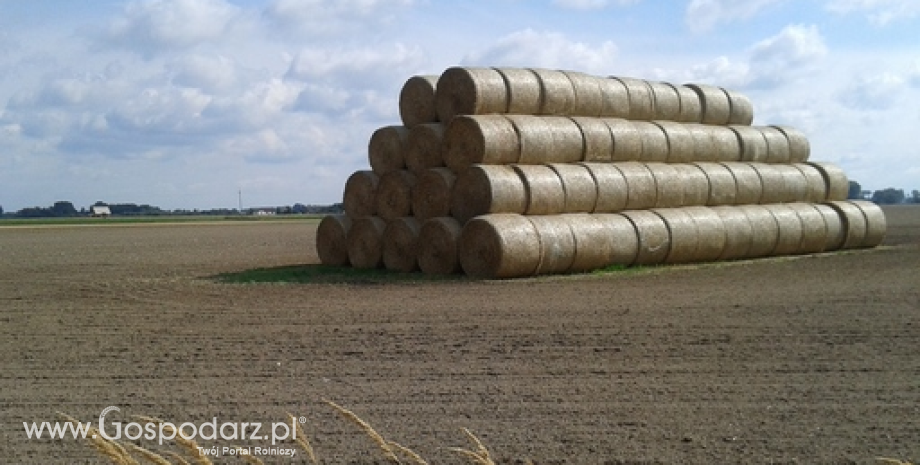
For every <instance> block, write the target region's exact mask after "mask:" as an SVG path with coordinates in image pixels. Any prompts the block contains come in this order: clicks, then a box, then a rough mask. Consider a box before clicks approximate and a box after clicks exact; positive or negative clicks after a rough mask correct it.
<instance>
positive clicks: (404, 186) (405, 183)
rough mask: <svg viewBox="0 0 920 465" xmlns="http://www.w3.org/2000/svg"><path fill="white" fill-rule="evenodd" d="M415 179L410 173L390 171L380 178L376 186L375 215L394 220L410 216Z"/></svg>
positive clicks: (406, 171)
mask: <svg viewBox="0 0 920 465" xmlns="http://www.w3.org/2000/svg"><path fill="white" fill-rule="evenodd" d="M416 182H417V177H416V176H415V174H413V173H412V172H411V171H408V170H398V171H390V172H389V173H387V174H384V175H383V176H381V177H380V184H379V185H378V186H377V215H378V216H380V217H381V218H383V219H385V220H395V219H396V218H401V217H405V216H411V215H412V190H413V189H414V188H415V184H416Z"/></svg>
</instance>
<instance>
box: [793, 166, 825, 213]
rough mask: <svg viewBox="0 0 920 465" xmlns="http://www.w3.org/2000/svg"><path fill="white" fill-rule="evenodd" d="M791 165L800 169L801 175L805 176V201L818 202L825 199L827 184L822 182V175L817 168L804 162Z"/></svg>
mask: <svg viewBox="0 0 920 465" xmlns="http://www.w3.org/2000/svg"><path fill="white" fill-rule="evenodd" d="M792 166H794V167H795V168H796V169H798V170H799V171H801V172H802V176H804V177H805V184H806V185H807V188H806V191H807V194H806V196H805V199H804V200H805V201H806V202H813V203H818V202H824V201H825V200H827V185H825V184H824V176H821V172H820V171H818V169H817V168H815V167H814V166H812V165H809V164H806V163H796V164H794V165H792Z"/></svg>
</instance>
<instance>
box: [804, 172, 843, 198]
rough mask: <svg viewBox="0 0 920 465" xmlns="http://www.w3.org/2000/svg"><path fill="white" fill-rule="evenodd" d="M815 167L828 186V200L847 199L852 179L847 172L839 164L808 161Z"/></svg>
mask: <svg viewBox="0 0 920 465" xmlns="http://www.w3.org/2000/svg"><path fill="white" fill-rule="evenodd" d="M808 164H809V165H811V166H813V167H815V168H816V169H817V170H818V171H820V172H821V176H822V177H824V185H825V186H826V187H827V200H828V201H834V200H846V198H847V194H848V193H849V191H850V181H849V179H848V178H847V174H846V173H844V172H843V170H842V169H840V168H839V167H837V165H834V164H831V163H825V162H808Z"/></svg>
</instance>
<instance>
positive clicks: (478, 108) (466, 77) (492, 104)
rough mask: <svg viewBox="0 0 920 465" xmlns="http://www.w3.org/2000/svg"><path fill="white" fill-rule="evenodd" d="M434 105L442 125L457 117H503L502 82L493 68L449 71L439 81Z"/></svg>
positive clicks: (505, 95) (504, 96) (505, 107)
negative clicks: (501, 114)
mask: <svg viewBox="0 0 920 465" xmlns="http://www.w3.org/2000/svg"><path fill="white" fill-rule="evenodd" d="M435 105H436V108H437V112H438V120H439V121H441V122H444V123H450V121H451V120H452V119H453V118H454V116H457V115H484V114H489V113H506V112H507V110H508V93H507V90H506V89H505V80H504V79H503V78H502V75H501V74H499V73H498V71H496V70H494V69H492V68H461V67H452V68H448V69H446V70H445V71H444V72H443V73H441V76H440V77H439V78H438V83H437V85H436V91H435Z"/></svg>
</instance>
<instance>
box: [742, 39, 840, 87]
mask: <svg viewBox="0 0 920 465" xmlns="http://www.w3.org/2000/svg"><path fill="white" fill-rule="evenodd" d="M825 55H827V45H825V43H824V38H823V37H822V36H821V33H820V31H819V30H818V27H817V26H815V25H811V26H804V25H792V26H787V27H785V28H784V29H783V30H782V31H781V32H780V33H779V34H777V35H775V36H773V37H770V38H768V39H765V40H762V41H760V42H758V43H757V44H755V45H754V47H753V48H752V49H751V64H750V66H751V77H750V79H751V84H752V85H755V86H766V87H770V86H778V85H781V84H784V83H786V82H788V81H791V80H794V79H795V78H797V77H799V76H801V75H803V74H807V73H808V72H811V71H814V70H815V69H817V65H818V63H819V61H820V60H821V59H822V58H824V56H825Z"/></svg>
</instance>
